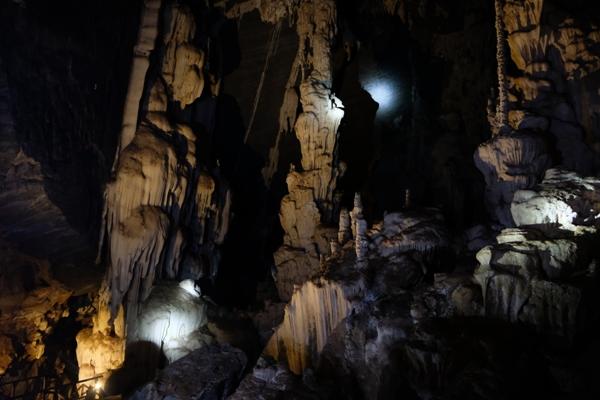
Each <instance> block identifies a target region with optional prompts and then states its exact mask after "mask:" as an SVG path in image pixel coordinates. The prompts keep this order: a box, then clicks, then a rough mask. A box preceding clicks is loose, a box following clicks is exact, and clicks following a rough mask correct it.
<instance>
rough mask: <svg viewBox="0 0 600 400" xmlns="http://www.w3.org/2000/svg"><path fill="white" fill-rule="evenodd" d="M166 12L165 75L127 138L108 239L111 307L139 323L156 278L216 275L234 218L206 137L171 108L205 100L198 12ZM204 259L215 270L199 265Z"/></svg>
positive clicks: (111, 198) (180, 8)
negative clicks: (203, 145) (202, 142)
mask: <svg viewBox="0 0 600 400" xmlns="http://www.w3.org/2000/svg"><path fill="white" fill-rule="evenodd" d="M154 3H160V2H154ZM154 3H151V4H147V5H146V11H144V18H143V21H146V19H148V21H146V22H147V23H148V24H150V25H151V24H152V23H155V22H156V23H158V22H157V20H156V18H155V16H154V11H155V6H156V4H154ZM166 7H167V8H166V9H165V11H164V19H165V26H166V27H167V28H168V29H166V30H165V32H164V33H163V36H162V37H161V38H159V39H160V41H161V46H159V48H158V49H157V50H156V51H160V55H161V56H160V58H157V61H156V62H157V68H158V69H159V71H160V73H159V74H158V76H146V77H145V81H144V82H145V83H144V85H145V88H146V89H145V90H146V93H148V96H147V97H145V98H143V99H142V100H143V101H142V104H144V107H142V109H141V110H140V116H139V118H140V121H141V122H140V123H139V125H138V126H137V128H136V130H135V134H134V136H133V137H132V138H131V139H127V138H125V137H123V136H122V145H123V148H122V149H121V152H120V155H119V158H118V162H117V163H116V165H115V177H114V180H113V181H112V182H110V183H109V184H108V185H107V188H106V191H105V207H104V226H103V230H102V233H101V239H104V238H106V243H107V248H108V251H107V255H106V256H107V257H106V259H107V261H108V264H109V273H108V275H107V278H106V279H107V282H106V286H107V287H108V289H109V290H110V293H111V298H110V308H111V312H112V314H113V316H114V315H116V312H117V310H118V307H119V306H120V305H121V304H125V305H126V311H127V315H128V318H134V319H135V314H136V312H137V311H136V310H137V306H138V304H139V303H140V302H142V301H144V300H145V299H146V298H147V297H148V295H149V293H150V290H151V288H152V286H153V283H154V281H155V280H156V279H158V278H163V279H177V278H179V277H180V276H182V275H188V276H187V277H188V278H189V277H191V278H194V279H197V278H200V277H201V276H203V275H204V276H205V275H209V274H214V273H215V272H216V270H217V268H218V262H219V256H218V249H217V246H218V245H219V244H220V243H222V242H223V239H224V236H225V233H226V232H227V225H228V218H229V204H230V203H229V202H230V199H229V193H228V188H227V185H226V183H225V182H224V181H223V180H220V176H219V172H218V170H214V171H209V170H208V169H207V162H208V161H209V160H201V159H199V158H198V154H199V151H200V149H199V147H198V135H199V132H195V131H193V130H192V129H191V128H190V127H189V126H188V125H186V124H183V123H173V122H172V116H171V115H169V113H168V110H167V108H168V103H169V102H177V103H178V104H179V107H180V108H185V107H186V106H188V105H189V104H191V103H192V102H194V101H195V100H196V99H198V98H199V97H200V96H201V95H202V92H203V88H204V75H203V73H204V72H203V62H204V61H203V60H204V56H203V51H202V49H199V48H196V47H194V45H193V44H192V40H193V38H194V35H195V34H196V31H197V26H196V21H195V16H194V14H193V13H192V11H191V9H190V8H188V7H187V6H184V5H182V4H179V3H178V2H171V3H169V4H168V5H167V6H166ZM146 14H148V15H146ZM146 17H147V18H146ZM141 29H142V30H141V32H140V35H139V38H138V40H139V41H140V43H142V44H144V46H146V44H147V42H148V41H151V39H152V35H151V33H152V32H154V30H153V29H152V27H151V26H146V25H144V24H142V28H141ZM138 46H141V45H138ZM148 50H151V48H148ZM152 54H154V53H152ZM140 63H141V64H143V63H144V62H143V60H140ZM134 72H135V71H134ZM136 73H137V72H136ZM134 75H135V74H134ZM133 78H134V77H132V79H133ZM136 79H137V78H136ZM132 85H133V87H130V94H131V91H137V89H136V87H137V86H136V85H137V83H136V84H135V85H134V84H133V83H132ZM136 118H137V117H136ZM123 140H124V141H123ZM99 248H100V249H101V250H102V248H103V247H102V245H101V246H100V247H99ZM201 256H205V257H206V258H207V260H208V265H196V266H195V265H193V264H194V263H195V262H196V261H194V260H196V259H199V258H200V257H201ZM184 264H185V265H186V270H185V271H184V270H183V269H182V268H181V266H182V265H184Z"/></svg>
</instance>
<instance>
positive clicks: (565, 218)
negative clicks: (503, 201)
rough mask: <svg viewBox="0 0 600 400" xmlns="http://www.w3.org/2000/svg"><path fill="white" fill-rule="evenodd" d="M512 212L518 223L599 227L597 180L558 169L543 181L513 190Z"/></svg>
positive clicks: (599, 181) (564, 227)
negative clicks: (522, 188)
mask: <svg viewBox="0 0 600 400" xmlns="http://www.w3.org/2000/svg"><path fill="white" fill-rule="evenodd" d="M511 211H512V215H513V218H514V220H515V224H516V225H517V226H527V225H544V224H557V225H559V226H560V227H561V228H563V229H568V230H576V227H577V226H580V227H583V226H590V227H591V226H595V227H598V226H600V179H598V178H595V177H588V178H582V177H581V176H579V175H577V174H575V173H573V172H569V171H564V170H560V169H549V170H548V171H546V176H545V178H544V181H543V182H541V183H540V184H539V185H537V186H535V187H533V188H531V189H529V190H519V191H517V192H516V193H515V196H514V199H513V202H512V205H511Z"/></svg>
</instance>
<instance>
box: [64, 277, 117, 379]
mask: <svg viewBox="0 0 600 400" xmlns="http://www.w3.org/2000/svg"><path fill="white" fill-rule="evenodd" d="M109 301H110V293H109V292H108V290H107V288H106V287H103V288H101V290H100V293H99V295H98V297H97V299H96V304H95V306H96V309H97V313H96V315H95V316H94V318H93V326H92V327H91V328H87V329H83V330H82V331H80V332H79V333H78V334H77V337H76V338H75V339H76V341H77V349H76V355H77V364H78V366H79V380H85V379H88V378H93V377H96V376H99V375H100V376H102V378H101V380H100V382H102V383H103V382H104V381H105V380H106V378H108V374H109V373H110V372H111V371H114V370H116V369H118V368H119V367H120V366H121V365H122V364H123V361H125V318H124V311H123V307H122V306H121V307H119V310H118V312H117V316H116V317H114V318H113V317H112V315H111V311H110V309H109V304H108V302H109Z"/></svg>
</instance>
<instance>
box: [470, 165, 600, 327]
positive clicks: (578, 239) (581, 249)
mask: <svg viewBox="0 0 600 400" xmlns="http://www.w3.org/2000/svg"><path fill="white" fill-rule="evenodd" d="M597 184H598V182H597V180H596V179H588V180H586V179H583V178H581V177H579V176H577V174H575V173H568V172H565V171H560V170H554V169H550V170H548V171H547V173H546V178H545V179H544V181H543V182H542V183H540V184H539V185H538V186H536V188H535V189H533V190H529V191H519V192H517V193H518V194H517V195H515V199H514V201H513V205H512V208H511V209H512V211H513V218H514V220H515V221H516V222H517V225H519V226H521V228H520V229H506V230H503V231H502V232H501V233H500V235H499V236H498V237H497V241H498V244H497V245H492V246H487V247H485V248H483V249H482V250H480V251H479V253H477V260H478V261H479V267H478V268H477V270H476V271H475V278H476V280H477V281H478V283H479V285H480V286H481V289H482V292H483V299H484V304H485V312H486V315H488V316H491V317H496V318H501V319H505V320H508V321H511V322H522V323H525V324H529V325H532V326H534V327H535V328H536V329H538V330H540V331H544V332H547V333H552V334H556V335H560V336H566V337H569V338H572V337H573V336H574V334H575V333H576V332H577V330H578V329H579V328H580V327H579V323H580V320H581V319H582V318H583V317H582V316H583V315H584V314H585V312H586V307H587V305H586V304H585V302H584V301H583V299H584V298H585V297H586V291H585V290H586V289H587V288H588V287H592V286H593V281H594V279H595V278H594V274H595V271H594V270H595V267H594V265H595V261H594V259H595V258H596V257H597V250H596V249H595V246H594V244H593V243H594V242H595V241H597V240H598V239H597V236H596V235H597V232H596V228H595V226H597V221H596V218H595V216H596V214H597V211H596V210H595V208H594V207H595V204H596V201H595V197H594V193H595V189H596V187H597ZM568 204H573V205H574V206H573V208H571V207H569V205H568ZM580 224H581V225H588V226H587V228H583V227H581V226H579V227H578V226H577V225H580ZM526 226H529V227H526ZM532 226H534V227H537V228H538V229H541V230H543V233H542V231H538V230H536V229H535V228H533V227H532ZM581 228H583V229H581ZM576 277H577V279H576Z"/></svg>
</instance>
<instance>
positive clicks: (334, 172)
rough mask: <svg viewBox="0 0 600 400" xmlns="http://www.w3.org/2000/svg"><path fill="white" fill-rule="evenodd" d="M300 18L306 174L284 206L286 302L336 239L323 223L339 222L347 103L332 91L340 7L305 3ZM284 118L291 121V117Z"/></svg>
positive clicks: (281, 274) (297, 177)
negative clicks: (340, 150)
mask: <svg viewBox="0 0 600 400" xmlns="http://www.w3.org/2000/svg"><path fill="white" fill-rule="evenodd" d="M296 18H297V21H296V28H297V33H298V37H299V40H300V47H299V49H298V55H297V58H296V60H297V61H296V62H297V63H298V64H297V65H295V66H294V71H297V72H296V73H299V74H300V78H301V83H300V86H299V93H300V98H299V100H300V103H301V105H302V113H301V114H300V115H299V116H298V118H297V120H296V121H295V123H294V131H295V134H296V137H297V138H298V141H299V142H300V150H301V155H302V158H301V164H302V165H301V166H302V171H295V170H293V169H292V171H290V173H289V175H288V178H287V184H288V192H289V194H288V195H287V196H285V197H284V198H283V200H282V202H281V211H280V220H281V225H282V227H283V229H284V231H285V235H284V245H283V247H282V248H280V249H279V250H278V251H277V252H276V254H275V263H276V265H277V271H278V272H277V274H278V278H277V284H278V290H279V295H280V297H281V298H282V299H283V300H289V299H290V298H291V295H292V292H293V290H294V285H300V284H302V283H303V282H305V281H306V280H307V279H308V278H310V277H311V276H312V275H315V274H316V273H317V272H318V270H319V262H320V261H319V258H320V256H321V255H327V254H328V253H329V251H330V248H329V245H328V244H329V237H328V236H329V235H330V233H329V232H327V233H325V232H324V231H325V230H324V228H323V227H321V223H322V222H330V221H331V220H332V217H333V211H334V204H333V202H334V196H333V194H334V191H335V187H336V182H337V178H338V176H339V174H340V170H339V168H338V166H337V159H336V158H337V150H336V149H337V136H338V127H339V124H340V122H341V119H342V117H343V115H344V112H343V109H342V108H341V107H342V104H341V101H340V100H339V99H337V98H336V97H335V95H334V94H333V93H332V90H331V86H332V80H333V76H332V70H331V65H330V64H331V62H330V57H331V43H332V40H333V37H334V35H335V32H336V8H335V2H334V1H330V0H314V1H313V0H307V1H302V2H300V3H299V5H298V8H297V14H296ZM296 68H297V69H296ZM292 73H294V72H292ZM286 109H288V106H286ZM284 114H285V116H284V118H285V119H289V116H288V114H289V113H284Z"/></svg>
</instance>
